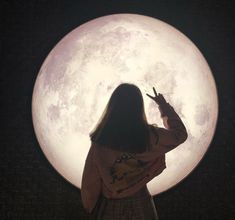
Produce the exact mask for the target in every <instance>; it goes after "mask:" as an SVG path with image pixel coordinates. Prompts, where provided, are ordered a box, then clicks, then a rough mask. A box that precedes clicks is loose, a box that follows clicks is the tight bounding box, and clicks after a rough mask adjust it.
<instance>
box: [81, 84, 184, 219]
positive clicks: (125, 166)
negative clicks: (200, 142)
mask: <svg viewBox="0 0 235 220" xmlns="http://www.w3.org/2000/svg"><path fill="white" fill-rule="evenodd" d="M153 91H154V94H155V97H153V96H151V95H149V94H146V95H147V96H148V97H150V98H151V99H153V101H155V102H156V104H158V107H159V110H160V113H161V117H162V119H163V123H164V126H165V128H162V127H157V126H156V125H154V124H153V125H150V124H148V123H147V120H146V115H145V111H144V102H143V97H142V94H141V91H140V89H139V88H138V87H137V86H135V85H134V84H130V83H122V84H120V85H119V86H118V87H117V88H116V89H115V90H114V92H113V93H112V95H111V98H110V100H109V102H108V104H107V106H106V109H105V111H104V113H103V115H102V117H101V119H100V121H99V123H98V124H97V126H96V128H95V129H94V130H93V132H91V133H90V138H91V147H90V149H89V152H88V155H87V158H86V163H85V167H84V171H83V175H82V184H81V198H82V203H83V206H84V208H85V210H86V211H87V212H88V213H90V216H91V217H92V218H93V219H100V220H106V219H107V220H116V219H118V220H122V219H123V220H124V219H125V220H126V219H135V220H153V219H155V220H156V219H158V216H157V212H156V208H155V205H154V202H153V198H152V196H151V195H150V193H149V191H148V189H147V187H146V184H147V183H148V182H149V181H150V180H152V179H153V178H154V177H156V176H157V175H159V174H160V173H161V172H162V171H163V170H164V169H165V168H166V164H165V154H166V153H167V152H169V151H170V150H172V149H174V148H175V147H177V146H179V145H180V144H182V143H183V142H184V141H185V140H186V139H187V131H186V128H185V126H184V124H183V122H182V121H181V119H180V117H179V116H178V114H177V113H176V112H175V111H174V109H173V107H172V106H171V105H170V104H169V103H167V102H166V100H165V98H164V97H163V96H162V94H160V93H159V94H157V93H156V90H155V88H154V87H153Z"/></svg>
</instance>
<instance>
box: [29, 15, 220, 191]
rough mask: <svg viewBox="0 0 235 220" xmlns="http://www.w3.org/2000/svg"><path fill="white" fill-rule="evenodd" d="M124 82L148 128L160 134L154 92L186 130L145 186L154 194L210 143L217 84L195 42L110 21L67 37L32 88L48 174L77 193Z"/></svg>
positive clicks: (140, 21)
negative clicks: (93, 134)
mask: <svg viewBox="0 0 235 220" xmlns="http://www.w3.org/2000/svg"><path fill="white" fill-rule="evenodd" d="M122 82H130V83H134V84H136V85H137V86H138V87H139V88H140V90H141V92H142V94H143V98H144V104H145V111H146V116H147V119H148V123H157V124H158V126H162V127H163V123H162V120H161V118H160V112H159V110H158V107H157V104H156V103H154V102H153V100H151V99H150V98H149V97H148V96H146V95H145V94H146V93H150V94H153V90H152V87H153V86H154V87H155V88H156V90H157V92H160V93H162V94H163V95H164V97H165V99H166V100H167V101H168V102H169V103H170V104H171V105H172V106H173V107H174V109H175V110H176V112H177V113H178V114H179V116H180V117H181V119H182V120H183V122H184V124H185V126H186V128H187V131H188V139H187V141H186V142H184V143H183V144H182V145H180V146H179V147H178V148H176V149H174V150H173V151H171V152H169V153H167V155H166V164H167V168H166V169H165V170H164V171H163V173H162V174H160V175H159V176H158V177H155V178H154V179H153V180H152V181H150V182H149V183H148V185H147V186H148V189H149V191H150V193H151V194H152V195H155V194H158V193H160V192H163V191H165V190H167V189H169V188H170V187H172V186H174V185H176V184H177V183H178V182H180V181H181V180H182V179H183V178H185V177H186V176H187V175H188V174H189V173H190V172H191V171H192V170H193V169H194V168H195V167H196V166H197V164H198V163H199V161H200V160H201V159H202V157H203V155H204V154H205V152H206V150H207V148H208V146H209V145H210V143H211V141H212V138H213V135H214V131H215V127H216V123H217V116H218V98H217V91H216V85H215V81H214V78H213V76H212V73H211V70H210V68H209V66H208V64H207V62H206V60H205V58H204V57H203V55H202V54H201V52H200V51H199V49H198V48H197V47H196V46H195V45H194V44H193V43H192V41H190V40H189V39H188V38H187V37H186V36H185V35H184V34H182V33H181V32H180V31H178V30H177V29H176V28H174V27H172V26H171V25H169V24H167V23H165V22H162V21H160V20H158V19H155V18H151V17H147V16H143V15H136V14H115V15H108V16H104V17H100V18H97V19H94V20H91V21H89V22H87V23H85V24H83V25H81V26H79V27H78V28H76V29H74V30H73V31H72V32H70V33H69V34H67V35H66V36H65V37H64V38H63V39H62V40H61V41H60V42H59V43H58V44H57V45H56V46H55V47H54V48H53V49H52V51H51V52H50V54H49V55H48V57H47V58H46V60H45V61H44V63H43V65H42V67H41V69H40V72H39V74H38V76H37V79H36V82H35V85H34V90H33V97H32V117H33V125H34V129H35V133H36V137H37V139H38V141H39V144H40V146H41V148H42V150H43V152H44V154H45V156H46V157H47V159H48V160H49V161H50V163H51V164H52V165H53V167H54V168H55V169H56V170H57V171H58V172H59V173H60V174H61V175H62V176H63V177H65V178H66V179H67V180H68V181H69V182H71V183H72V184H74V185H75V186H77V187H79V188H80V186H81V177H82V171H83V167H84V164H85V158H86V156H87V153H88V150H89V147H90V143H91V142H90V139H89V132H90V131H91V130H92V129H93V128H94V127H95V125H96V123H97V122H98V120H99V118H100V117H101V114H102V112H103V110H104V108H105V106H106V104H107V102H108V100H109V98H110V96H111V93H112V92H113V91H114V89H115V88H116V87H117V86H118V85H119V84H120V83H122ZM91 175H92V174H91Z"/></svg>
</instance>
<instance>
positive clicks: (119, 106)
mask: <svg viewBox="0 0 235 220" xmlns="http://www.w3.org/2000/svg"><path fill="white" fill-rule="evenodd" d="M90 137H91V140H92V141H93V142H95V143H98V144H100V145H103V146H106V147H109V148H113V149H116V150H122V151H128V152H143V151H145V150H147V148H148V147H149V125H148V123H147V120H146V115H145V111H144V102H143V97H142V94H141V91H140V89H139V88H138V87H137V86H135V85H134V84H130V83H122V84H120V85H119V86H117V88H116V89H115V90H114V91H113V93H112V95H111V97H110V99H109V102H108V104H107V106H106V108H105V110H104V112H103V115H102V117H101V119H100V121H99V122H98V124H97V126H96V128H95V129H94V130H93V132H91V133H90ZM97 146H98V145H97Z"/></svg>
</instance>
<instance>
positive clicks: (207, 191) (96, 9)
mask: <svg viewBox="0 0 235 220" xmlns="http://www.w3.org/2000/svg"><path fill="white" fill-rule="evenodd" d="M0 4H1V13H0V14H1V32H0V36H1V74H0V76H1V78H0V88H1V96H0V97H1V121H2V123H1V126H2V129H1V136H0V138H1V140H0V143H1V148H0V149H1V153H0V171H1V173H0V174H1V176H0V187H1V191H0V219H3V220H5V219H6V220H8V219H9V220H12V219H23V220H27V219H31V220H33V219H38V220H39V219H40V220H41V219H42V220H44V219H50V220H52V219H56V220H59V219H68V220H70V219H71V220H72V219H76V220H77V219H81V220H83V219H84V220H85V219H88V218H87V216H86V214H85V212H84V210H83V208H82V205H81V198H80V190H79V189H78V188H76V187H75V186H73V185H72V184H70V183H69V182H68V181H66V180H65V179H64V178H63V177H62V176H60V175H59V174H58V173H57V171H56V170H55V169H54V168H53V167H52V166H51V165H50V163H49V162H48V161H47V159H46V157H45V156H44V154H43V152H42V150H41V149H40V146H39V144H38V142H37V139H36V136H35V133H34V129H33V124H32V117H31V100H32V92H33V86H34V83H35V80H36V77H37V74H38V71H39V69H40V67H41V65H42V63H43V61H44V59H45V58H46V56H47V55H48V53H49V52H50V50H51V49H52V48H53V47H54V46H55V44H56V43H58V41H59V40H61V38H62V37H64V36H65V35H66V34H68V33H69V32H70V31H72V30H73V29H74V28H76V27H78V26H79V25H81V24H83V23H85V22H87V21H89V20H91V19H94V18H97V17H100V16H104V15H109V14H114V13H137V14H143V15H147V16H151V17H155V18H158V19H160V20H162V21H165V22H166V23H168V24H170V25H172V26H174V27H176V28H177V29H179V30H180V31H181V32H183V33H184V34H185V35H186V36H187V37H188V38H190V39H191V40H192V41H193V42H194V43H195V45H196V46H197V47H198V48H199V49H200V51H201V52H202V54H203V55H204V57H205V58H206V60H207V62H208V64H209V65H210V68H211V70H212V72H213V75H214V78H215V81H216V84H217V89H218V96H219V118H218V122H217V128H216V133H215V136H214V139H213V141H212V143H211V145H210V148H209V150H208V151H207V153H206V154H205V156H204V158H203V160H202V161H201V162H200V164H199V165H198V166H197V167H196V169H195V170H194V171H193V172H192V173H191V174H190V175H189V176H188V177H187V178H186V179H184V180H183V181H182V182H181V183H180V184H178V185H176V186H175V187H173V188H172V189H170V190H168V191H167V192H164V193H162V194H160V195H158V196H157V197H155V198H154V200H155V204H156V207H157V210H158V214H159V217H160V220H170V219H180V220H184V219H185V220H188V219H190V220H199V219H200V220H205V219H210V220H216V219H218V220H232V219H235V213H234V210H235V205H234V202H232V198H233V194H234V191H235V182H234V179H235V177H234V168H235V167H234V163H233V162H234V156H235V154H234V152H235V150H234V148H235V142H234V138H233V135H234V124H235V123H234V122H235V119H234V117H233V114H234V112H235V99H234V95H235V92H234V91H235V90H234V83H235V80H234V78H235V72H234V70H235V44H234V40H233V39H234V31H235V24H234V23H235V13H234V10H235V3H234V1H205V0H204V1H203V0H198V1H195V0H192V1H186V0H185V1H173V0H171V1H170V0H164V1H158V0H155V1H154V0H151V1H150V0H125V1H124V0H106V1H90V0H87V1H79V0H77V1H56V0H50V1H45V0H40V1H39V0H30V1H13V0H12V1H6V0H5V1H4V0H3V1H1V3H0Z"/></svg>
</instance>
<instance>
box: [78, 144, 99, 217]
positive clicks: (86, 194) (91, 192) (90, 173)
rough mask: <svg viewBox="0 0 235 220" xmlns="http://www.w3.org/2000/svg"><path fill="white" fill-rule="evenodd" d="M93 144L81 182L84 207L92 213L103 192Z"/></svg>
mask: <svg viewBox="0 0 235 220" xmlns="http://www.w3.org/2000/svg"><path fill="white" fill-rule="evenodd" d="M93 152H94V149H93V146H91V147H90V150H89V152H88V155H87V158H86V161H85V166H84V170H83V174H82V182H81V199H82V204H83V207H84V209H85V210H86V211H87V212H88V213H91V212H92V210H93V208H94V207H95V205H96V202H97V200H98V198H99V195H100V193H101V178H100V176H99V172H98V168H97V166H96V165H95V161H94V157H93Z"/></svg>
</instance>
